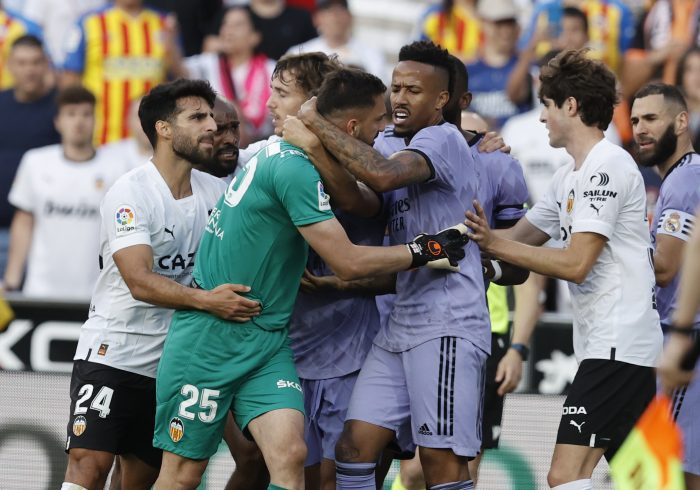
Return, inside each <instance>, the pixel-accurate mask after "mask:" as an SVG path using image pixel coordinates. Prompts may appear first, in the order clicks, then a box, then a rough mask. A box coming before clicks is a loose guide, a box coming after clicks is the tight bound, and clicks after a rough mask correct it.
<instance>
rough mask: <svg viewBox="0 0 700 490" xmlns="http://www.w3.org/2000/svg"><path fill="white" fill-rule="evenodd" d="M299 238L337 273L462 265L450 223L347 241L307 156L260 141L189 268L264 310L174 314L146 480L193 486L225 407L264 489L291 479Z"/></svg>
mask: <svg viewBox="0 0 700 490" xmlns="http://www.w3.org/2000/svg"><path fill="white" fill-rule="evenodd" d="M359 100H362V99H361V98H360V97H359V94H354V93H349V94H347V99H340V98H337V97H334V98H333V99H332V105H331V106H330V107H328V110H329V111H333V110H334V109H335V108H336V107H338V106H341V104H343V106H352V105H353V101H359ZM356 103H358V104H363V105H364V102H356ZM261 219H262V220H263V223H261V221H260V220H261ZM441 224H442V223H437V225H438V226H439V225H441ZM305 242H308V244H309V245H310V246H312V247H313V248H314V250H315V251H316V252H317V253H318V254H319V256H320V257H321V258H323V259H324V260H325V261H326V262H327V263H328V264H329V266H330V267H331V268H332V269H333V270H334V271H335V272H336V273H337V274H338V275H339V276H340V278H341V279H354V278H359V277H364V276H372V275H377V274H381V273H391V272H396V271H399V270H407V269H409V268H416V267H420V266H422V265H427V264H428V263H431V262H435V264H431V265H433V266H440V265H442V266H443V267H451V268H454V267H455V266H456V265H457V264H459V265H460V266H467V265H468V262H467V260H463V259H464V257H465V251H464V249H463V247H464V244H465V241H464V240H463V235H462V233H461V232H460V231H458V230H456V229H449V230H445V231H442V232H440V233H438V234H436V235H425V234H421V235H420V236H417V237H416V238H415V240H413V241H411V242H409V243H408V244H405V245H400V246H395V247H366V246H358V245H354V244H352V243H351V242H350V241H349V240H348V238H347V235H346V234H345V232H344V231H343V229H342V227H341V225H340V224H339V223H338V221H337V219H335V217H334V215H333V213H332V211H331V209H330V196H329V195H328V194H326V193H325V191H324V188H323V184H322V183H321V181H320V177H319V175H318V173H317V172H316V170H315V169H314V167H313V166H312V165H311V163H310V162H309V160H308V157H307V156H306V154H305V153H303V152H302V151H301V150H299V149H298V148H297V147H294V146H292V145H289V144H287V143H284V142H275V143H272V144H270V145H268V146H266V147H265V148H263V149H262V150H261V151H260V152H259V153H258V154H257V155H256V156H255V157H254V158H253V160H251V161H250V162H248V165H247V167H246V168H245V169H244V170H243V171H242V172H241V173H239V174H238V175H237V176H236V177H235V178H234V179H233V181H232V182H231V184H230V185H229V187H228V189H227V190H226V192H225V194H224V196H223V197H222V198H221V199H220V200H219V202H218V203H217V206H216V208H215V209H214V210H213V212H212V214H211V217H210V219H209V222H208V224H207V227H206V229H205V235H204V237H203V239H202V245H201V248H200V253H199V254H198V260H197V263H196V265H195V272H194V281H195V282H194V284H195V285H197V286H198V287H201V288H203V289H205V290H206V289H211V288H214V287H216V286H217V285H218V284H221V283H225V282H228V281H231V280H233V278H236V280H243V281H246V282H251V292H250V294H249V295H248V297H250V298H253V299H255V300H257V301H260V302H261V303H262V304H263V311H262V314H261V315H260V316H259V317H256V318H254V319H252V320H251V321H250V322H248V323H247V324H246V325H241V326H236V328H231V324H230V323H229V322H222V321H219V320H217V319H215V318H214V317H212V316H211V315H207V314H200V313H198V312H178V313H177V314H176V315H175V316H174V319H173V323H172V326H171V329H170V331H169V334H168V340H167V342H166V348H165V350H164V353H163V357H162V358H161V361H160V365H159V372H158V386H157V400H158V409H157V415H156V421H157V422H156V431H155V436H154V444H155V445H156V446H157V447H161V448H163V449H164V450H165V451H166V452H165V455H164V458H163V466H162V469H161V473H160V476H159V478H158V481H157V482H156V488H172V487H173V486H174V485H175V484H177V485H178V486H181V487H185V488H194V487H196V486H197V485H198V484H199V482H200V479H201V475H202V473H203V471H204V469H205V468H206V465H207V462H208V458H209V457H211V455H213V454H214V453H215V452H216V449H217V446H218V444H219V441H220V439H221V434H222V430H223V424H224V419H225V414H226V411H227V409H228V408H229V407H232V408H233V411H234V416H235V418H236V422H237V424H238V426H239V427H240V428H241V429H242V430H244V431H245V432H247V433H249V434H250V435H251V436H252V437H253V439H254V440H255V441H256V443H257V444H258V446H259V447H260V450H261V451H262V453H263V455H264V457H265V462H266V464H267V468H268V470H269V472H270V481H271V484H270V487H269V488H288V489H300V488H301V486H302V482H303V463H304V460H305V457H306V447H305V444H304V440H303V423H304V421H303V413H304V409H303V396H302V389H301V386H300V384H299V380H298V377H297V374H296V369H295V367H294V362H293V359H292V352H291V349H290V348H289V344H288V336H287V328H286V327H287V324H288V321H289V317H290V315H291V312H292V308H293V306H294V300H295V298H296V293H297V289H298V287H299V280H300V279H301V276H302V272H303V270H304V266H305V265H306V258H307V245H306V243H305ZM406 245H408V246H406ZM437 261H440V262H437ZM436 274H448V273H447V272H444V271H442V272H437V273H436ZM220 405H221V407H222V409H221V410H219V406H220Z"/></svg>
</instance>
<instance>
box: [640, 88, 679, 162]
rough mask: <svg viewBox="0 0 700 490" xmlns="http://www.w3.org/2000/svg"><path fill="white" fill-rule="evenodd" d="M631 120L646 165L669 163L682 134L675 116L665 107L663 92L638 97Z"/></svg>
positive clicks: (642, 159) (641, 156) (641, 157)
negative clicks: (675, 122)
mask: <svg viewBox="0 0 700 490" xmlns="http://www.w3.org/2000/svg"><path fill="white" fill-rule="evenodd" d="M631 121H632V134H633V135H634V142H635V143H636V145H637V149H638V155H639V163H640V164H641V165H642V166H644V167H653V166H654V165H658V164H661V163H665V162H666V160H668V159H669V158H670V157H671V156H672V155H673V154H674V153H675V151H676V147H677V145H678V136H676V133H675V127H674V117H673V115H672V114H670V113H669V110H668V108H667V107H665V104H664V96H663V95H660V94H655V95H649V96H647V97H642V98H640V99H636V100H635V101H634V103H633V104H632V111H631Z"/></svg>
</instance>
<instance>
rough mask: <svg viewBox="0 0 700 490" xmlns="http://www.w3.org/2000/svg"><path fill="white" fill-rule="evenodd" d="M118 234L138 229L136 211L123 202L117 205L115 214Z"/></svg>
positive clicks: (121, 234)
mask: <svg viewBox="0 0 700 490" xmlns="http://www.w3.org/2000/svg"><path fill="white" fill-rule="evenodd" d="M115 220H116V226H117V236H123V235H126V234H128V233H131V232H132V231H134V230H135V229H136V213H134V210H133V209H132V208H131V206H129V205H126V204H122V205H120V206H119V207H117V212H116V216H115Z"/></svg>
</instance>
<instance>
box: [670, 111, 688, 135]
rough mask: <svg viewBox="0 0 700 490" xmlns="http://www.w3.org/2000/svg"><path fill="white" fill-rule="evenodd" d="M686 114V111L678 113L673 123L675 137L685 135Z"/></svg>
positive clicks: (686, 126)
mask: <svg viewBox="0 0 700 490" xmlns="http://www.w3.org/2000/svg"><path fill="white" fill-rule="evenodd" d="M688 124H689V120H688V112H687V111H681V112H679V113H678V115H677V116H676V117H675V119H674V121H673V126H674V128H673V129H674V132H675V133H676V135H679V134H682V133H685V132H686V131H688Z"/></svg>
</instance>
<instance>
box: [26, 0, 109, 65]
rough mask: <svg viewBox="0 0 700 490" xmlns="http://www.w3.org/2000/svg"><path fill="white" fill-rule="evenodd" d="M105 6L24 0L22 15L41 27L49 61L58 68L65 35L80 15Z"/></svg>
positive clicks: (103, 0) (77, 0) (74, 0)
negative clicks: (49, 57)
mask: <svg viewBox="0 0 700 490" xmlns="http://www.w3.org/2000/svg"><path fill="white" fill-rule="evenodd" d="M106 4H107V0H71V1H68V2H67V1H66V0H25V4H24V9H23V10H22V13H23V14H24V15H26V16H27V18H29V19H31V20H32V21H34V22H36V23H37V24H38V25H39V26H41V29H42V30H43V32H44V39H45V40H46V49H47V51H48V52H49V55H50V56H51V60H52V61H53V62H54V64H55V65H57V66H60V65H61V64H62V63H63V60H64V59H65V57H66V52H65V50H64V48H65V44H64V40H65V37H66V33H67V32H70V29H71V28H72V27H73V25H74V24H75V22H76V21H77V20H78V19H79V18H80V16H81V15H83V14H85V13H87V12H89V11H91V10H95V9H98V8H100V7H103V6H104V5H106Z"/></svg>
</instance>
